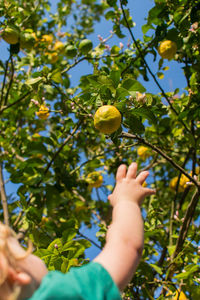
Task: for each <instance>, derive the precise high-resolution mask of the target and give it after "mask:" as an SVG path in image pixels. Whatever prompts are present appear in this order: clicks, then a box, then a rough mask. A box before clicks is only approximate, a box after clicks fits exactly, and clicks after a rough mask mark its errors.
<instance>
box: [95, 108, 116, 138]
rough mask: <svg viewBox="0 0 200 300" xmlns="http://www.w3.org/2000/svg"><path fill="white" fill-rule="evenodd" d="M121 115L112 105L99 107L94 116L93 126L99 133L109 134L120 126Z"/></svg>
mask: <svg viewBox="0 0 200 300" xmlns="http://www.w3.org/2000/svg"><path fill="white" fill-rule="evenodd" d="M121 120H122V117H121V114H120V112H119V110H118V109H117V108H116V107H115V106H113V105H103V106H101V107H99V108H98V109H97V111H96V113H95V115H94V126H95V128H96V129H98V130H99V131H100V132H102V133H105V134H111V133H113V132H115V131H116V130H117V129H118V128H119V127H120V125H121Z"/></svg>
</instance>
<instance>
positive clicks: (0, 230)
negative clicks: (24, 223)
mask: <svg viewBox="0 0 200 300" xmlns="http://www.w3.org/2000/svg"><path fill="white" fill-rule="evenodd" d="M10 238H15V239H17V235H16V233H15V232H14V231H13V230H12V229H11V228H10V227H8V226H7V225H4V224H3V223H1V222H0V287H1V286H2V285H3V284H4V283H5V282H6V280H7V277H8V270H9V267H11V268H13V269H14V270H16V269H17V263H18V261H19V260H23V259H25V258H26V257H27V256H28V255H29V254H30V253H31V252H32V244H30V242H29V246H28V249H27V251H26V252H25V254H23V255H21V256H19V255H16V254H15V253H14V251H12V247H11V245H10V241H9V239H10ZM20 292H21V288H20V286H19V285H18V284H14V285H13V291H12V294H11V296H10V297H9V299H8V300H15V299H18V296H19V294H20Z"/></svg>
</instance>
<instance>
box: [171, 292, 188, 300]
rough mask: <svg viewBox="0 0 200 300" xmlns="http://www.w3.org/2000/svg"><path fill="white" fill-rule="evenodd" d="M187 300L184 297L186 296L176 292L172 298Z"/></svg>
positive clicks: (174, 299)
mask: <svg viewBox="0 0 200 300" xmlns="http://www.w3.org/2000/svg"><path fill="white" fill-rule="evenodd" d="M178 299H179V300H188V298H187V297H186V295H185V294H184V293H183V292H178V291H176V295H175V297H174V298H173V300H178Z"/></svg>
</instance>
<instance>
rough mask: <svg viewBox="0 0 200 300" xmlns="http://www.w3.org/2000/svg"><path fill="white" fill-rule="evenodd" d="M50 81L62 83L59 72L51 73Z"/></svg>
mask: <svg viewBox="0 0 200 300" xmlns="http://www.w3.org/2000/svg"><path fill="white" fill-rule="evenodd" d="M51 79H52V80H53V81H54V82H56V83H63V79H62V74H61V72H60V71H59V70H55V71H54V72H52V75H51Z"/></svg>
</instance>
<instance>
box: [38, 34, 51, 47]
mask: <svg viewBox="0 0 200 300" xmlns="http://www.w3.org/2000/svg"><path fill="white" fill-rule="evenodd" d="M41 41H42V42H45V43H47V44H49V45H50V44H52V42H53V35H52V34H44V35H43V36H42V38H41Z"/></svg>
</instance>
